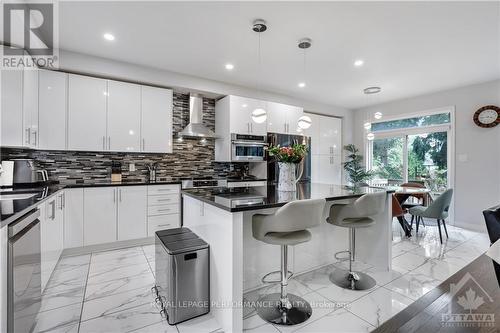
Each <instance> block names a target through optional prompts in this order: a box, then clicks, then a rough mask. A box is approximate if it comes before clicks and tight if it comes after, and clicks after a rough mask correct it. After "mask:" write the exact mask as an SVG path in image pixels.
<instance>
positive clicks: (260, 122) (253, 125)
mask: <svg viewBox="0 0 500 333" xmlns="http://www.w3.org/2000/svg"><path fill="white" fill-rule="evenodd" d="M226 98H229V100H230V101H229V127H230V130H229V132H230V133H237V134H253V135H266V134H267V129H266V108H267V105H266V104H267V103H266V102H265V101H261V100H258V99H253V98H246V97H239V96H228V97H226Z"/></svg>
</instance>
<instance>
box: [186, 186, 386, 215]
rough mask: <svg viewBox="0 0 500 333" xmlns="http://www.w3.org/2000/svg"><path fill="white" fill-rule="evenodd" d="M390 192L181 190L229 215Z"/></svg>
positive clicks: (339, 188) (317, 188)
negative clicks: (287, 204)
mask: <svg viewBox="0 0 500 333" xmlns="http://www.w3.org/2000/svg"><path fill="white" fill-rule="evenodd" d="M380 191H386V192H394V191H393V190H386V189H383V188H374V187H359V188H356V189H352V188H349V187H346V186H342V185H329V184H317V183H303V184H298V185H297V191H296V192H279V191H278V190H277V187H276V186H274V185H268V186H257V187H250V188H202V189H186V190H182V194H183V195H184V196H189V197H193V198H195V199H198V200H201V201H203V202H206V203H208V204H210V205H213V206H216V207H218V208H221V209H224V210H226V211H229V212H241V211H249V210H258V209H266V208H274V207H280V206H283V205H285V204H286V203H288V202H290V201H293V200H304V199H326V200H327V201H332V200H341V199H349V198H356V197H360V196H362V195H363V194H366V193H375V192H380Z"/></svg>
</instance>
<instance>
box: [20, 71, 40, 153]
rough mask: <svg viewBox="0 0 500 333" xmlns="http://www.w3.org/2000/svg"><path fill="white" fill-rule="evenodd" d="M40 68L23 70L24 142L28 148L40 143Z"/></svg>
mask: <svg viewBox="0 0 500 333" xmlns="http://www.w3.org/2000/svg"><path fill="white" fill-rule="evenodd" d="M38 73H39V70H38V69H34V68H29V69H28V68H25V69H24V70H23V123H24V144H23V146H25V147H28V148H36V147H37V145H38V139H39V134H40V133H39V131H38Z"/></svg>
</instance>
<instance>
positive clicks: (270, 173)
mask: <svg viewBox="0 0 500 333" xmlns="http://www.w3.org/2000/svg"><path fill="white" fill-rule="evenodd" d="M267 143H268V144H269V146H276V145H280V146H281V147H289V146H291V145H293V144H297V143H301V144H305V145H306V146H307V154H306V157H305V158H304V159H303V160H302V162H301V163H300V164H299V165H298V168H297V173H298V174H300V173H302V176H301V177H300V178H299V179H298V181H299V182H301V183H310V182H311V138H310V137H308V136H302V135H290V134H280V133H268V134H267ZM266 160H267V181H268V183H269V184H276V183H277V182H278V176H279V169H278V163H277V162H276V161H275V160H274V159H273V158H272V157H269V155H267V154H266Z"/></svg>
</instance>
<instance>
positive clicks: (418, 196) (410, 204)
mask: <svg viewBox="0 0 500 333" xmlns="http://www.w3.org/2000/svg"><path fill="white" fill-rule="evenodd" d="M401 187H413V188H425V185H424V184H422V183H416V182H408V183H403V184H401ZM409 198H415V199H417V200H418V202H408V199H409ZM420 200H422V203H420ZM425 205H426V200H425V194H422V193H415V194H412V195H410V196H409V197H408V198H407V199H406V200H405V202H403V203H402V204H401V207H402V208H403V209H405V210H409V209H410V208H412V207H416V206H425ZM414 219H415V216H413V215H412V216H411V222H410V226H411V228H412V229H413V221H414ZM422 225H423V226H424V227H425V223H424V222H423V221H422Z"/></svg>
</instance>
